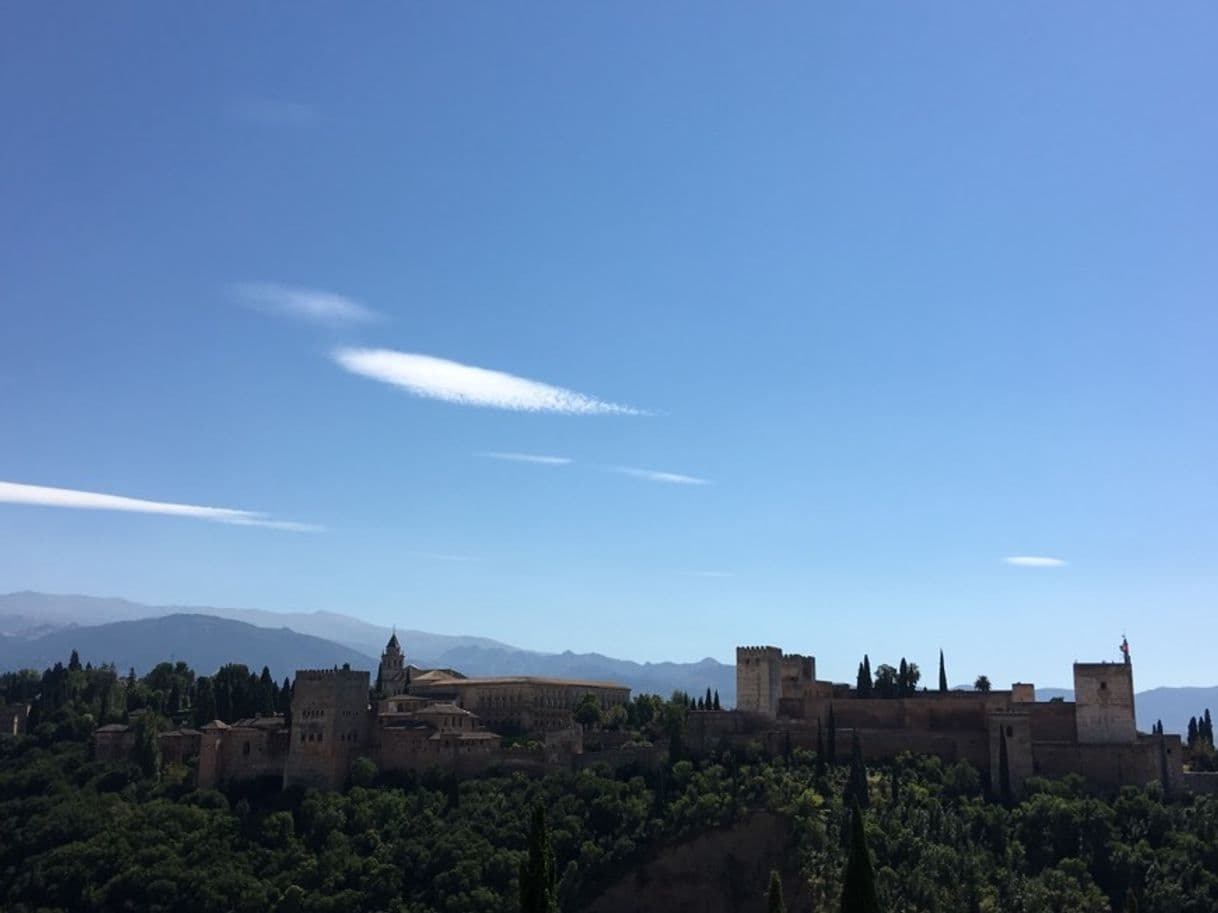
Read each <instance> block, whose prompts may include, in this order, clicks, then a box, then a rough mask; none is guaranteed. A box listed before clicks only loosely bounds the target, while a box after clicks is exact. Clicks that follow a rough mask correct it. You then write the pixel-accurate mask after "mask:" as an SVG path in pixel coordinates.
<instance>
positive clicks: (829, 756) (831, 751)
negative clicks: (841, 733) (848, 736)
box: [825, 704, 837, 764]
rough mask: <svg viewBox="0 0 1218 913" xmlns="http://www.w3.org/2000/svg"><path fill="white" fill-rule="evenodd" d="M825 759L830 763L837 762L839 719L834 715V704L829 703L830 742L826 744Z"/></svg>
mask: <svg viewBox="0 0 1218 913" xmlns="http://www.w3.org/2000/svg"><path fill="white" fill-rule="evenodd" d="M826 748H827V753H826V754H825V759H826V760H827V761H828V762H829V763H830V764H836V763H837V719H836V718H835V717H834V715H833V705H832V704H830V705H829V744H828V745H827V746H826Z"/></svg>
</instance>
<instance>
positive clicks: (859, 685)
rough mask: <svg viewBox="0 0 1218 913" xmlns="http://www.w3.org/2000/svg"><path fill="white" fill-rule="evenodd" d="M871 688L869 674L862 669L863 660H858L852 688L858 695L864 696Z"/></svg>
mask: <svg viewBox="0 0 1218 913" xmlns="http://www.w3.org/2000/svg"><path fill="white" fill-rule="evenodd" d="M870 689H871V676H870V675H868V674H867V673H866V672H865V671H864V670H863V662H862V660H859V671H858V673H857V674H856V675H855V678H854V690H855V691H856V692H857V693H858V696H859V697H866V696H867V692H868V691H869V690H870Z"/></svg>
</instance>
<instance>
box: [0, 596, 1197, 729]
mask: <svg viewBox="0 0 1218 913" xmlns="http://www.w3.org/2000/svg"><path fill="white" fill-rule="evenodd" d="M391 630H392V629H390V628H388V627H384V626H381V625H375V624H371V623H369V622H366V621H363V620H362V619H359V618H355V617H353V616H350V615H343V614H340V613H337V612H308V613H306V612H284V613H280V612H269V611H265V610H262V609H224V608H215V607H211V606H198V607H186V606H150V605H145V604H143V603H138V602H133V601H130V600H126V599H116V598H103V597H96V596H78V595H55V594H47V593H35V592H29V591H26V592H18V593H7V594H0V672H3V671H14V670H16V669H20V668H34V669H39V670H41V669H45V668H47V667H49V666H52V665H54V664H55V663H56V662H66V661H67V658H68V656H69V655H70V654H71V651H72V650H74V649H75V650H79V651H80V656H81V660H82V661H84V662H92V663H93V664H94V665H98V664H100V663H105V662H113V663H114V664H115V665H116V666H117V667H118V668H119V670H120V671H122V670H126V669H128V668H132V667H133V668H135V670H136V671H137V672H138V673H141V674H142V673H144V672H147V671H148V670H149V669H151V668H152V667H153V666H154V665H156V664H157V663H158V662H163V661H165V660H182V661H185V662H186V663H188V664H189V665H190V666H191V667H192V668H193V669H195V671H196V672H198V673H199V674H211V673H212V672H214V671H215V670H216V669H218V668H219V667H220V666H222V665H223V664H225V663H228V662H234V663H243V664H245V665H247V666H249V667H250V668H251V669H253V670H255V671H257V670H259V669H261V668H262V667H263V666H267V667H268V668H269V669H270V670H271V674H272V675H273V676H274V677H275V678H276V680H282V679H283V678H284V677H286V676H291V675H292V674H293V673H294V672H295V671H296V670H297V669H306V668H329V667H331V666H336V665H342V664H343V663H350V664H351V666H352V667H353V668H357V669H368V670H369V671H370V672H372V674H373V675H374V676H375V674H376V667H377V663H378V661H379V657H380V654H381V650H382V649H383V648H384V645H385V642H386V641H387V640H388V639H389V635H390V633H391ZM398 635H399V637H400V638H402V639H403V640H404V641H405V647H406V651H407V656H408V658H409V659H410V661H411V662H412V663H414V664H416V665H418V666H427V667H440V668H454V669H459V670H461V671H462V672H464V673H465V674H467V675H526V674H530V675H542V676H553V677H559V678H585V679H596V680H611V681H619V682H621V683H622V684H625V685H629V686H630V688H631V689H632V690H633V691H634V692H635V693H639V692H649V693H655V694H660V695H663V696H667V695H669V694H671V693H672V692H673V691H674V690H678V689H680V690H683V691H687V692H689V693H690V694H693V695H695V696H696V695H700V694H702V693H704V692H705V691H706V689H707V688H710V689H711V690H713V691H715V690H717V691H718V692H719V695H720V699H721V700H722V702H723V704H724V706H728V707H731V706H735V703H736V667H735V666H734V665H730V664H726V663H720V662H718V661H716V660H714V659H709V658H708V659H703V660H701V661H699V662H692V663H678V662H662V663H637V662H633V661H631V660H623V659H615V658H613V657H608V656H603V655H601V654H599V653H572V652H570V651H567V652H564V653H542V652H539V651H535V650H526V649H523V648H521V647H517V646H513V645H511V644H506V643H503V642H501V641H497V640H493V639H491V638H488V637H477V636H471V635H448V634H432V633H429V632H426V631H414V630H408V629H403V630H399V631H398ZM1037 697H1038V699H1040V700H1048V699H1050V698H1053V697H1061V698H1064V699H1066V700H1072V699H1073V697H1074V695H1073V692H1072V691H1070V690H1069V689H1064V688H1038V689H1037ZM1136 700H1137V715H1138V724H1139V727H1140V728H1141V729H1144V730H1149V729H1150V727H1151V725H1152V724H1153V723H1154V722H1155V721H1156V720H1162V721H1163V723H1164V726H1165V727H1166V729H1167V731H1169V732H1180V733H1183V732H1184V731H1185V729H1186V728H1187V725H1188V719H1189V717H1190V716H1194V715H1197V714H1199V713H1201V712H1202V711H1203V710H1205V708H1207V707H1210V708H1213V709H1214V710H1218V686H1215V687H1158V688H1152V689H1149V690H1147V691H1141V692H1138V694H1137V696H1136Z"/></svg>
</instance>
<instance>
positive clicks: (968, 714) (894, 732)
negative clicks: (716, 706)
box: [690, 645, 1185, 794]
mask: <svg viewBox="0 0 1218 913" xmlns="http://www.w3.org/2000/svg"><path fill="white" fill-rule="evenodd" d="M1122 653H1123V654H1124V656H1123V659H1122V661H1119V662H1099V663H1075V664H1074V695H1075V699H1074V700H1073V701H1062V700H1053V701H1037V700H1036V689H1035V687H1034V686H1033V685H1031V684H1028V683H1022V682H1017V683H1015V684H1013V685H1012V686H1011V687H1010V689H1009V690H1003V691H999V690H991V691H928V690H925V689H923V690H921V691H915V692H913V693H910V694H907V695H906V696H904V697H895V698H882V697H876V696H874V695H867V694H861V693H859V691H858V690H857V689H856V688H852V687H851V686H849V685H844V684H836V683H834V682H830V681H823V680H820V679H817V678H816V660H815V658H813V657H810V656H803V655H799V654H785V653H783V652H782V650H781V649H779V648H778V647H772V646H758V647H737V648H736V689H737V690H736V694H737V708H736V710H735V711H732V712H726V713H711V714H706V713H702V714H694V715H693V716H691V719H690V728H691V735H692V738H693V739H694V741H695V742H700V743H701V744H704V745H706V744H710V743H711V742H713V741H715V740H724V739H726V740H727V741H729V742H730V741H745V740H754V739H758V738H760V739H761V740H762V741H764V742H765V743H767V744H768V745H770V747H774V746H776V745H779V744H782V745H785V744H794V745H801V746H804V747H807V748H812V747H813V746H814V745H815V744H816V733H817V730H818V729H819V730H820V732H821V735H822V738H830V737H833V736H835V737H836V739H837V745H836V746H835V747H836V750H837V751H838V752H839V753H840V752H845V751H849V750H850V749H849V746H850V744H851V737H852V735H853V734H857V735H858V737H859V740H860V743H861V745H862V748H863V751H864V753H865V754H866V756H867V757H868V758H885V757H892V756H895V755H897V754H899V753H901V752H903V751H910V752H915V753H923V754H933V755H938V756H939V757H941V758H943V759H944V760H945V761H949V762H954V761H960V760H964V761H969V762H970V763H972V764H973V765H974V766H976V767H977V768H978V769H979V770H981V771H982V772H983V773H984V774H985V775H986V776H988V777H989V779H990V784H991V787H992V788H993V789H994V790H995V792H999V791H1001V790H1002V789H1003V788H1004V784H1002V783H1001V782H1000V771H1001V770H1002V768H1003V767H1005V768H1006V770H1007V772H1008V773H1007V776H1008V781H1007V783H1006V785H1005V788H1006V789H1009V790H1010V791H1011V792H1012V793H1013V794H1017V793H1018V792H1019V790H1020V789H1021V787H1022V786H1023V783H1024V781H1025V780H1026V779H1027V778H1028V777H1031V776H1047V777H1059V776H1063V775H1065V774H1070V773H1076V774H1080V775H1082V776H1083V777H1085V778H1086V779H1087V780H1088V781H1090V782H1091V783H1092V784H1093V785H1094V786H1095V787H1097V788H1099V789H1104V790H1113V789H1117V788H1119V787H1121V786H1124V785H1137V786H1142V785H1145V784H1146V783H1148V782H1151V781H1157V782H1160V783H1162V784H1163V786H1164V788H1165V789H1166V790H1167V791H1168V792H1172V793H1178V792H1180V791H1182V790H1183V789H1184V788H1185V787H1184V784H1185V777H1184V768H1183V755H1184V752H1183V746H1182V744H1181V741H1180V737H1179V736H1175V735H1151V734H1147V733H1140V732H1138V731H1137V726H1136V724H1135V717H1134V696H1133V695H1134V691H1133V665H1132V663H1131V662H1130V659H1129V654H1128V649H1127V647H1126V646H1125V645H1122ZM831 721H832V729H830V728H829V727H830V722H831ZM779 740H781V742H780V741H779ZM1004 743H1005V748H1004ZM1004 751H1005V754H1006V757H1007V761H1006V764H1005V765H1004V764H1002V763H1001V762H1000V758H1001V756H1002V754H1003V753H1004Z"/></svg>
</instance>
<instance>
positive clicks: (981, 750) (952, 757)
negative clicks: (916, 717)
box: [837, 729, 989, 771]
mask: <svg viewBox="0 0 1218 913" xmlns="http://www.w3.org/2000/svg"><path fill="white" fill-rule="evenodd" d="M859 743H860V745H861V747H862V749H863V757H864V759H867V760H882V759H887V758H894V757H896V756H897V755H899V754H901V753H902V752H905V751H908V752H911V753H913V754H932V755H936V756H938V757H940V758H942V759H943V760H944V761H945V762H947V763H949V764H950V763H954V762H956V761H968V762H969V763H971V764H973V765H974V766H975V767H976V768H977V769H978V770H981V771H985V770H986V769H987V768H988V767H989V739H988V738H987V735H986V733H985V732H984V731H979V732H919V731H917V730H910V729H906V730H891V729H877V730H860V731H859ZM837 752H838V757H839V758H842V757H849V756H850V733H849V732H848V731H847V732H842V730H840V729H839V730H838V733H837ZM843 752H844V753H845V754H843Z"/></svg>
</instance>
